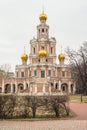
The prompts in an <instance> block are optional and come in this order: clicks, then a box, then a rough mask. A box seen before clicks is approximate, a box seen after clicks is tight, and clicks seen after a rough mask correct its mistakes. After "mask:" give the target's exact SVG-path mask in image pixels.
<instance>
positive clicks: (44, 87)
mask: <svg viewBox="0 0 87 130" xmlns="http://www.w3.org/2000/svg"><path fill="white" fill-rule="evenodd" d="M45 92H46V91H45V84H44V85H43V93H45Z"/></svg>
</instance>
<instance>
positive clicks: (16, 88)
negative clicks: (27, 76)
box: [15, 81, 18, 93]
mask: <svg viewBox="0 0 87 130" xmlns="http://www.w3.org/2000/svg"><path fill="white" fill-rule="evenodd" d="M17 90H18V87H17V81H15V93H17Z"/></svg>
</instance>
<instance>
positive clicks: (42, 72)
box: [41, 70, 45, 78]
mask: <svg viewBox="0 0 87 130" xmlns="http://www.w3.org/2000/svg"><path fill="white" fill-rule="evenodd" d="M44 77H45V71H44V70H41V78H44Z"/></svg>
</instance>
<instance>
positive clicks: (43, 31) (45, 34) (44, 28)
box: [37, 11, 49, 40]
mask: <svg viewBox="0 0 87 130" xmlns="http://www.w3.org/2000/svg"><path fill="white" fill-rule="evenodd" d="M39 19H40V24H39V25H38V26H37V39H38V40H40V39H42V38H44V39H48V38H49V26H48V25H47V24H46V20H47V15H46V14H45V13H44V11H43V12H42V13H41V14H40V15H39Z"/></svg>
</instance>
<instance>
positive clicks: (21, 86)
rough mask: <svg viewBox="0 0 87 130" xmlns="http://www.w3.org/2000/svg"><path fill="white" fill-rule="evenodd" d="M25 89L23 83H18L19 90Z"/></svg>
mask: <svg viewBox="0 0 87 130" xmlns="http://www.w3.org/2000/svg"><path fill="white" fill-rule="evenodd" d="M22 90H24V85H23V84H22V83H20V84H18V91H19V92H21V91H22Z"/></svg>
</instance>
